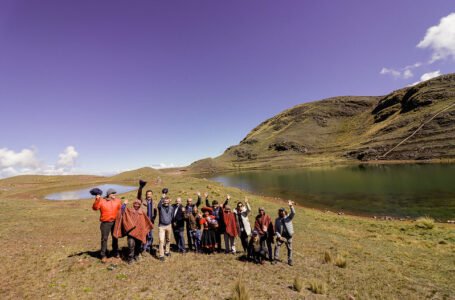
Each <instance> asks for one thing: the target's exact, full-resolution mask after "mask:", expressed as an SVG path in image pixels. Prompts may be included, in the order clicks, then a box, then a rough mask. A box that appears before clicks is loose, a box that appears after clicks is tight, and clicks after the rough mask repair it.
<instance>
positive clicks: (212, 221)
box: [200, 207, 218, 254]
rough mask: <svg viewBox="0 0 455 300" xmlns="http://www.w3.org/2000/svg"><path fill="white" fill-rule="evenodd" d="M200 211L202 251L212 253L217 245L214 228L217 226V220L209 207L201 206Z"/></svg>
mask: <svg viewBox="0 0 455 300" xmlns="http://www.w3.org/2000/svg"><path fill="white" fill-rule="evenodd" d="M202 213H203V217H202V218H201V220H200V224H201V227H202V238H201V247H202V250H203V252H204V253H206V254H212V253H213V252H214V251H215V249H216V247H217V241H216V235H215V230H216V229H217V228H218V222H217V221H216V218H215V216H214V215H213V209H212V208H211V207H203V208H202Z"/></svg>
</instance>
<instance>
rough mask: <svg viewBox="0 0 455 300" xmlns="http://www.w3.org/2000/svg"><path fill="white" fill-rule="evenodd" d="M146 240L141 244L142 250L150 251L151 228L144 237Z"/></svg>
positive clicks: (151, 241)
mask: <svg viewBox="0 0 455 300" xmlns="http://www.w3.org/2000/svg"><path fill="white" fill-rule="evenodd" d="M146 240H147V242H146V243H145V244H144V245H142V250H143V251H147V252H150V251H152V245H153V229H152V230H150V231H149V233H148V234H147V237H146Z"/></svg>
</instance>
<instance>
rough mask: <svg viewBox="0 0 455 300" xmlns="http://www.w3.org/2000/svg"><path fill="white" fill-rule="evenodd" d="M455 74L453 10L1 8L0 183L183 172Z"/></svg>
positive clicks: (15, 0)
mask: <svg viewBox="0 0 455 300" xmlns="http://www.w3.org/2000/svg"><path fill="white" fill-rule="evenodd" d="M454 70H455V5H454V3H453V0H450V1H449V0H438V1H427V0H400V1H397V0H382V1H374V2H373V1H364V0H349V1H329V0H317V1H316V0H314V1H306V0H295V1H294V0H282V1H275V0H272V1H269V0H230V1H216V0H180V1H177V0H165V1H164V0H161V1H149V0H147V1H146V0H144V1H140V0H137V1H114V0H106V1H101V0H98V1H91V0H89V1H86V0H78V1H65V0H54V1H51V0H42V1H22V0H0V177H8V176H14V175H20V174H73V173H87V174H88V173H90V174H111V173H115V172H120V171H124V170H130V169H135V168H139V167H144V166H152V167H169V166H183V165H188V164H189V163H191V162H193V161H195V160H198V159H202V158H205V157H216V156H218V155H220V154H222V153H223V151H224V150H225V149H226V148H227V147H229V146H231V145H234V144H237V143H239V141H240V140H242V139H243V137H244V136H245V135H246V134H248V132H249V131H250V130H251V129H253V128H254V127H256V126H257V125H258V124H260V123H261V122H262V121H264V120H266V119H267V118H270V117H272V116H274V115H276V114H277V113H279V112H281V111H283V110H285V109H287V108H290V107H292V106H294V105H297V104H300V103H304V102H309V101H314V100H319V99H323V98H327V97H331V96H341V95H385V94H387V93H389V92H391V91H393V90H395V89H398V88H402V87H405V86H408V85H411V84H415V83H416V82H419V81H422V80H428V79H430V78H432V77H435V76H438V75H440V74H446V73H451V72H454Z"/></svg>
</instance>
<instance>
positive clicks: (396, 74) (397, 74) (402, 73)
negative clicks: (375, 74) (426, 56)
mask: <svg viewBox="0 0 455 300" xmlns="http://www.w3.org/2000/svg"><path fill="white" fill-rule="evenodd" d="M420 66H422V63H421V62H416V63H415V64H412V65H408V66H406V67H404V68H401V69H393V68H385V67H384V68H382V69H381V71H380V72H379V74H381V75H391V76H392V77H393V78H395V79H398V78H402V79H409V78H411V77H413V76H414V73H413V72H412V69H415V68H418V67H420Z"/></svg>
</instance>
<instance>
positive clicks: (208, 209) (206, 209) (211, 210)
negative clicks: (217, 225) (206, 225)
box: [201, 207, 213, 213]
mask: <svg viewBox="0 0 455 300" xmlns="http://www.w3.org/2000/svg"><path fill="white" fill-rule="evenodd" d="M201 210H202V212H206V211H208V212H210V213H212V212H213V209H212V208H211V207H203V208H202V209H201Z"/></svg>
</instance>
